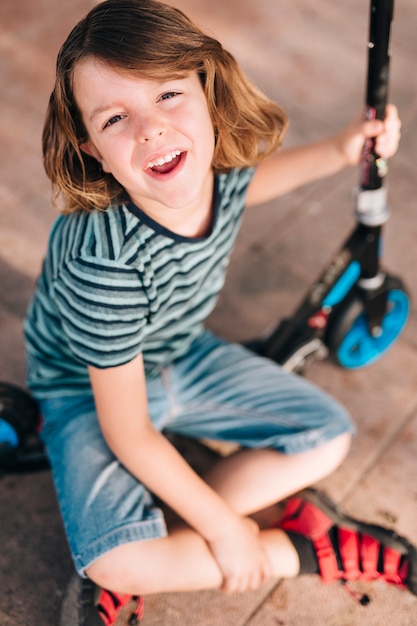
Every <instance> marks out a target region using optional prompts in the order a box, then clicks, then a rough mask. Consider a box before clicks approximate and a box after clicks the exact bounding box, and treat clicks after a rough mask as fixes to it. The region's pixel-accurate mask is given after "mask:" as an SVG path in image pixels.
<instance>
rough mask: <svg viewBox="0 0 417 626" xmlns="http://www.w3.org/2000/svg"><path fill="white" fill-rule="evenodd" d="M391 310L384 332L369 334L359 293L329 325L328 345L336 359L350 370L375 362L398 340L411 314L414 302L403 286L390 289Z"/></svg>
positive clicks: (382, 330)
mask: <svg viewBox="0 0 417 626" xmlns="http://www.w3.org/2000/svg"><path fill="white" fill-rule="evenodd" d="M387 300H388V310H387V313H386V314H385V316H384V318H383V320H382V326H381V332H380V333H379V334H378V335H377V336H373V335H371V334H370V332H369V328H368V324H367V320H366V314H365V311H364V304H363V301H362V300H361V298H360V297H359V295H358V294H353V295H352V297H351V298H350V299H348V301H347V303H346V306H344V307H343V309H342V310H340V311H339V312H338V313H337V315H336V317H335V319H334V320H332V323H331V324H330V326H329V331H328V335H327V339H326V343H327V345H328V348H329V354H330V357H331V359H332V360H334V361H335V362H336V363H338V364H339V365H340V366H341V367H343V368H346V369H360V368H361V367H366V366H367V365H371V364H372V363H375V362H376V361H377V360H378V359H379V358H380V357H381V356H382V355H383V354H384V353H385V352H386V351H387V350H388V349H389V348H390V346H391V345H392V344H393V343H394V342H395V341H396V340H397V338H398V336H399V335H400V334H401V332H402V330H403V328H404V326H405V324H406V322H407V319H408V316H409V313H410V299H409V296H408V294H407V292H406V291H405V290H404V288H402V286H401V285H400V281H398V286H396V287H393V288H392V289H389V291H388V294H387Z"/></svg>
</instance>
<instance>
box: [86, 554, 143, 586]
mask: <svg viewBox="0 0 417 626" xmlns="http://www.w3.org/2000/svg"><path fill="white" fill-rule="evenodd" d="M136 554H137V544H126V545H122V546H118V547H117V548H114V549H113V550H110V551H109V552H107V553H106V554H104V555H102V556H101V557H99V558H98V559H97V560H95V561H94V562H93V563H92V564H91V565H90V566H89V567H88V568H87V569H86V574H87V576H88V577H89V578H90V579H91V580H92V581H93V582H94V583H95V584H96V585H99V586H100V587H102V588H103V589H109V590H110V591H114V592H116V593H128V594H131V595H144V594H145V593H147V589H146V572H145V569H146V568H145V567H144V563H143V562H141V560H140V559H139V558H138V557H137V556H136Z"/></svg>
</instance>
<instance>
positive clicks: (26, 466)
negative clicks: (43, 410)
mask: <svg viewBox="0 0 417 626" xmlns="http://www.w3.org/2000/svg"><path fill="white" fill-rule="evenodd" d="M39 427H40V415H39V411H38V407H37V404H36V402H35V400H34V399H33V398H32V396H31V395H30V394H29V393H28V392H27V391H25V390H24V389H21V388H20V387H17V386H16V385H11V384H10V383H4V382H0V472H1V471H3V472H9V471H12V472H13V471H30V470H32V469H40V468H41V467H42V468H43V467H46V466H47V461H46V456H45V452H44V449H43V445H42V444H41V442H40V439H39V434H38V431H39Z"/></svg>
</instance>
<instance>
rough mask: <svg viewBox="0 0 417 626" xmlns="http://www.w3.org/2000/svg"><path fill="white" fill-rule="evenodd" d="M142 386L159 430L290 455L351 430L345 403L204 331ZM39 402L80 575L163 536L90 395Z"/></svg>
mask: <svg viewBox="0 0 417 626" xmlns="http://www.w3.org/2000/svg"><path fill="white" fill-rule="evenodd" d="M147 392H148V402H149V412H150V417H151V419H152V421H153V423H154V425H155V427H156V428H158V429H159V430H164V431H170V432H174V433H178V434H183V435H187V436H188V437H193V438H198V439H201V438H209V439H214V440H218V441H223V442H234V443H237V444H239V445H241V446H243V447H247V448H266V447H270V448H274V449H276V450H279V451H281V452H282V453H284V454H295V453H300V452H304V451H307V450H309V449H311V448H314V447H317V446H321V445H323V444H324V443H325V442H327V441H329V440H331V439H333V438H335V437H337V436H338V435H340V434H342V433H345V432H352V431H353V430H354V428H353V425H352V422H351V420H350V417H349V415H348V414H347V412H346V411H345V409H344V408H342V407H341V406H340V405H339V404H338V403H337V402H336V401H335V400H334V399H332V398H331V397H329V396H328V395H326V394H325V393H324V392H322V391H321V390H319V389H317V388H316V387H314V386H313V385H312V384H311V383H309V382H308V381H307V380H305V379H304V378H301V377H299V376H297V375H295V374H289V373H287V372H284V371H283V370H282V369H281V368H280V367H279V366H278V365H276V364H275V363H273V362H271V361H270V360H268V359H265V358H261V357H258V356H256V355H254V354H253V353H251V352H250V351H249V350H247V349H246V348H244V347H243V346H241V345H237V344H229V343H227V342H225V341H223V340H221V339H218V338H217V337H215V336H213V335H212V334H211V333H209V332H205V333H204V334H202V336H201V337H200V338H199V339H197V340H196V341H195V342H194V343H193V345H192V349H191V350H190V351H189V353H188V354H187V355H186V356H184V357H181V358H180V359H178V360H177V361H175V362H173V363H172V364H171V365H170V366H168V367H167V368H163V369H162V370H161V372H160V375H159V376H157V377H155V378H151V379H149V380H148V381H147ZM40 405H41V411H42V415H43V418H44V427H43V438H44V441H45V444H46V447H47V451H48V455H49V458H50V462H51V466H52V471H53V478H54V483H55V488H56V492H57V497H58V502H59V506H60V510H61V514H62V518H63V521H64V526H65V531H66V534H67V538H68V542H69V546H70V550H71V553H72V556H73V559H74V562H75V566H76V569H77V571H78V572H79V574H80V575H81V576H84V575H85V569H86V568H87V567H88V566H89V565H90V564H91V563H92V562H93V561H94V560H96V559H97V558H98V557H100V556H101V555H103V554H104V553H105V552H107V551H108V550H110V549H112V548H115V547H116V546H118V545H121V544H124V543H127V542H131V541H138V540H143V539H152V538H157V537H162V536H165V535H166V533H167V529H166V525H165V521H164V516H163V514H162V512H161V510H160V509H159V508H158V507H157V506H156V505H155V504H154V501H153V498H152V495H151V494H150V493H149V492H148V491H147V489H146V488H145V487H144V486H143V485H142V484H141V483H140V482H138V480H137V479H136V478H135V477H134V476H132V474H130V473H129V472H128V471H127V470H126V469H125V468H124V467H123V466H122V465H121V464H120V463H119V462H118V460H117V459H116V458H115V457H114V455H113V454H112V453H111V452H110V450H109V449H108V447H107V445H106V443H105V441H104V439H103V436H102V434H101V431H100V428H99V424H98V420H97V416H96V411H95V406H94V400H93V397H92V395H91V394H85V395H81V396H68V395H67V396H63V397H59V398H53V399H47V400H45V399H43V400H40ZM156 471H157V468H156ZM179 488H181V486H180V485H179Z"/></svg>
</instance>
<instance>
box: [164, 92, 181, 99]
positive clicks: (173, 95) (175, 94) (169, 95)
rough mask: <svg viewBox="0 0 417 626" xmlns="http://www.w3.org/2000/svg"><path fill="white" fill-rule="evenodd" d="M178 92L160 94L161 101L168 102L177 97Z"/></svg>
mask: <svg viewBox="0 0 417 626" xmlns="http://www.w3.org/2000/svg"><path fill="white" fill-rule="evenodd" d="M179 95H180V92H179V91H167V92H166V93H164V94H162V96H161V98H160V99H161V100H169V99H170V98H174V97H175V96H179Z"/></svg>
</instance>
